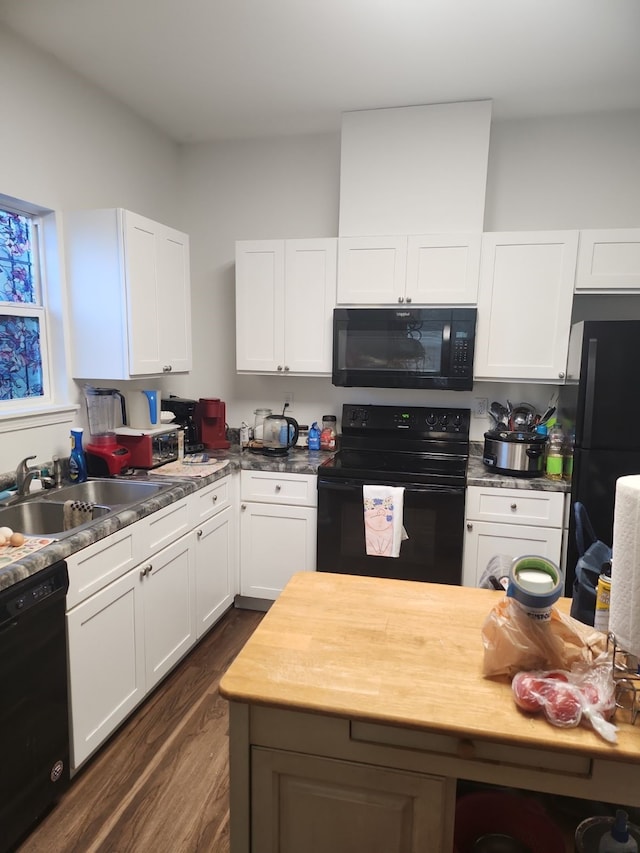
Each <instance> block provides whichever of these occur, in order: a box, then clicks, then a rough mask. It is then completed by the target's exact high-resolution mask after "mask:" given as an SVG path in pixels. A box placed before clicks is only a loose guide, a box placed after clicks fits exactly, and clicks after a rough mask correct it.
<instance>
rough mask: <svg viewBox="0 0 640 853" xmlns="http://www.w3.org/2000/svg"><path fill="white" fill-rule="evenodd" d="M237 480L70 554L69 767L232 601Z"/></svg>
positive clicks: (197, 494) (128, 710) (225, 481)
mask: <svg viewBox="0 0 640 853" xmlns="http://www.w3.org/2000/svg"><path fill="white" fill-rule="evenodd" d="M230 483H231V477H225V478H224V479H222V480H220V481H217V482H216V483H214V484H212V485H211V486H208V487H205V488H204V489H202V490H200V491H199V492H195V493H194V494H192V495H190V496H189V497H188V498H183V499H182V500H179V501H176V502H175V503H173V504H170V505H169V506H166V507H164V508H163V509H161V510H158V511H157V512H155V513H153V514H152V515H150V516H148V517H146V518H143V519H141V520H140V521H138V522H136V523H135V524H132V525H130V526H129V527H127V528H124V529H123V530H120V531H118V532H117V533H114V534H113V535H112V536H108V537H106V538H105V539H103V540H101V541H99V542H96V543H94V544H93V545H91V546H89V547H88V548H85V549H84V550H83V551H80V552H78V553H77V554H74V555H72V556H71V557H69V558H68V560H67V563H68V568H69V595H68V596H67V637H68V656H69V696H70V708H71V767H72V772H75V771H76V770H77V769H78V768H79V767H80V766H81V765H82V764H83V763H84V762H85V761H86V759H87V758H88V757H89V756H90V755H91V754H92V753H93V752H94V751H95V750H96V749H97V748H98V747H99V746H100V745H101V744H102V743H103V742H104V741H105V740H106V738H107V737H109V735H110V734H111V733H112V732H113V731H114V730H115V729H116V728H117V727H118V725H120V723H122V722H123V720H125V719H126V717H127V716H128V715H129V714H130V713H131V711H133V709H134V708H135V707H136V706H137V705H138V704H139V703H140V702H141V701H142V699H144V697H145V696H146V695H147V694H148V693H149V691H151V690H152V689H153V688H154V687H155V685H156V684H158V682H159V681H161V679H163V678H164V677H165V676H166V675H167V674H168V673H169V672H170V671H171V669H173V667H174V666H175V665H176V664H177V663H178V662H179V661H180V660H181V659H182V657H184V655H185V654H186V653H187V652H188V651H189V649H190V648H191V647H192V646H193V645H194V643H195V642H196V640H197V639H198V638H200V637H201V636H202V635H203V634H204V633H205V632H206V631H207V630H208V629H209V628H210V627H211V626H212V625H214V624H215V622H216V621H217V620H218V619H219V618H220V616H222V614H223V613H224V612H225V610H226V609H227V608H228V607H230V606H231V605H232V603H233V597H234V594H235V591H236V588H235V577H236V575H235V566H234V562H235V553H236V549H235V541H236V534H235V526H236V525H235V521H234V514H233V507H232V506H231V502H230ZM185 530H186V531H187V532H184V531H185ZM132 565H133V568H132V567H131V566H132Z"/></svg>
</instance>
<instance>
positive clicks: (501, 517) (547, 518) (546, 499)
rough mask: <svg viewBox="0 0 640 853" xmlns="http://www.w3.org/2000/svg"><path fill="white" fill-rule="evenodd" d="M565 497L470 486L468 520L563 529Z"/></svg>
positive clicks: (518, 490)
mask: <svg viewBox="0 0 640 853" xmlns="http://www.w3.org/2000/svg"><path fill="white" fill-rule="evenodd" d="M563 513H564V494H563V493H562V492H537V491H533V490H531V491H529V490H527V489H493V488H484V487H482V486H469V488H468V489H467V513H466V514H467V518H468V519H474V520H477V521H499V522H503V523H506V524H532V525H537V526H540V527H562V519H563Z"/></svg>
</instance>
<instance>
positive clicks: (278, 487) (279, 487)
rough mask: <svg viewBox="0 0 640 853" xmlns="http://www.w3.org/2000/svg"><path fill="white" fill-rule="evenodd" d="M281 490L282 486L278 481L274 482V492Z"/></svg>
mask: <svg viewBox="0 0 640 853" xmlns="http://www.w3.org/2000/svg"><path fill="white" fill-rule="evenodd" d="M281 490H282V486H281V485H280V483H276V492H280V491H281Z"/></svg>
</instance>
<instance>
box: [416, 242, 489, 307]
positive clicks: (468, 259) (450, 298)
mask: <svg viewBox="0 0 640 853" xmlns="http://www.w3.org/2000/svg"><path fill="white" fill-rule="evenodd" d="M481 240H482V237H481V235H480V234H423V235H419V236H410V237H409V239H408V244H407V286H406V300H407V302H413V303H423V304H431V305H440V304H444V305H452V304H453V305H475V304H476V302H477V299H478V276H479V274H480V246H481Z"/></svg>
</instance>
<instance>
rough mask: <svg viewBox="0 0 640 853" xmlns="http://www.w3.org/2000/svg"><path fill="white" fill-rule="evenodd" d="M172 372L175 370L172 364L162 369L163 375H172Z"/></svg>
mask: <svg viewBox="0 0 640 853" xmlns="http://www.w3.org/2000/svg"><path fill="white" fill-rule="evenodd" d="M172 370H173V368H172V367H171V365H170V364H165V365H164V367H163V368H162V372H163V373H171V371H172Z"/></svg>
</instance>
